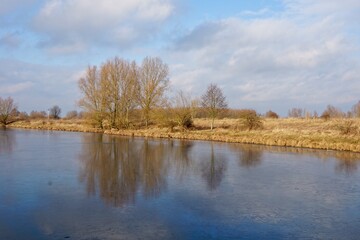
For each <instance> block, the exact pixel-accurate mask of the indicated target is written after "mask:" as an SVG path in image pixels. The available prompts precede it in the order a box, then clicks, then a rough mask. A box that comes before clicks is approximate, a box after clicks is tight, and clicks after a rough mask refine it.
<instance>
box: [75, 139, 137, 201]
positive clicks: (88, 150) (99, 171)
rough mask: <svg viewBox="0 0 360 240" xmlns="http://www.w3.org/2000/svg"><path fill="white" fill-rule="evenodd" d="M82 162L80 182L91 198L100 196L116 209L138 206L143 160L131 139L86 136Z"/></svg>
mask: <svg viewBox="0 0 360 240" xmlns="http://www.w3.org/2000/svg"><path fill="white" fill-rule="evenodd" d="M85 138H86V139H84V142H86V143H87V144H84V148H83V153H82V154H81V156H80V159H81V161H82V163H83V171H82V173H81V175H80V179H81V180H82V181H85V182H86V184H87V191H88V193H89V194H91V195H94V194H96V189H97V188H98V190H99V194H100V196H101V198H103V199H104V200H105V201H106V202H107V203H109V204H111V205H114V206H122V205H124V204H126V203H128V202H134V200H135V194H136V190H137V185H138V178H139V177H140V174H139V170H140V169H139V157H138V152H137V149H134V148H133V146H136V145H134V144H131V141H132V140H131V139H121V138H109V137H106V136H104V135H102V134H93V135H86V136H85Z"/></svg>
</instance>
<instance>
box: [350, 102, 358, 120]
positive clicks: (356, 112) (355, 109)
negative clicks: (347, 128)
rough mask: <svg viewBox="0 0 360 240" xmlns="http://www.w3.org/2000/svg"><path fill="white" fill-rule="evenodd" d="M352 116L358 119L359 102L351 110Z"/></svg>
mask: <svg viewBox="0 0 360 240" xmlns="http://www.w3.org/2000/svg"><path fill="white" fill-rule="evenodd" d="M351 112H352V115H353V116H354V117H356V118H360V101H359V102H358V103H356V104H355V105H354V106H352V108H351Z"/></svg>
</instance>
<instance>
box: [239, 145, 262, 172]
mask: <svg viewBox="0 0 360 240" xmlns="http://www.w3.org/2000/svg"><path fill="white" fill-rule="evenodd" d="M239 148H240V151H241V152H240V166H242V167H248V168H249V167H255V166H257V165H260V164H261V159H262V155H263V151H262V150H260V149H257V148H254V147H252V146H250V145H241V146H240V147H239Z"/></svg>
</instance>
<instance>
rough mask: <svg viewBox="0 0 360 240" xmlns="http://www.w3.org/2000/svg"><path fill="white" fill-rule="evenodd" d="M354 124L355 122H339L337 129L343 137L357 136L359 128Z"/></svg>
mask: <svg viewBox="0 0 360 240" xmlns="http://www.w3.org/2000/svg"><path fill="white" fill-rule="evenodd" d="M354 124H355V122H354V121H353V120H344V121H341V122H339V124H338V125H337V128H338V130H339V131H340V133H341V134H343V135H348V134H357V133H358V128H357V126H354Z"/></svg>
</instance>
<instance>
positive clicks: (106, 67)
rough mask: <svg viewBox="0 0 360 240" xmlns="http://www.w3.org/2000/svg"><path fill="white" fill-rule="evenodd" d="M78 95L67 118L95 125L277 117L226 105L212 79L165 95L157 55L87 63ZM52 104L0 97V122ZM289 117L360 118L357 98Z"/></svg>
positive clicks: (165, 72) (164, 68)
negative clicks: (24, 108) (346, 105)
mask: <svg viewBox="0 0 360 240" xmlns="http://www.w3.org/2000/svg"><path fill="white" fill-rule="evenodd" d="M78 87H79V89H80V92H81V94H82V98H81V99H80V100H79V102H78V105H79V106H80V107H81V108H82V109H83V110H84V111H83V112H77V111H70V112H68V113H67V114H66V117H65V118H67V119H74V118H87V119H89V120H90V121H91V123H92V124H93V125H94V126H96V127H99V128H115V129H120V128H129V127H141V126H144V127H148V126H149V125H151V124H153V123H156V124H158V125H164V126H168V127H170V128H173V127H175V126H179V127H181V128H190V127H192V126H193V118H194V117H201V118H205V117H206V118H210V121H211V124H210V126H211V129H213V126H214V120H215V119H216V118H219V117H229V118H240V119H242V121H243V122H244V124H245V125H247V126H248V129H253V128H258V127H261V117H266V118H279V115H278V114H277V113H275V112H273V111H271V110H269V111H268V112H266V113H265V114H264V115H260V114H259V113H257V112H256V111H255V110H252V109H229V108H228V104H227V100H226V97H225V96H224V94H223V92H222V90H221V88H219V87H218V86H217V85H216V84H209V85H208V86H207V88H206V90H205V92H204V93H203V94H202V95H201V96H200V97H199V98H193V97H192V96H190V95H189V94H185V93H184V92H182V91H178V92H176V94H175V96H173V97H172V98H169V93H170V86H169V67H168V65H167V64H166V63H164V62H163V61H162V60H161V59H160V58H158V57H146V58H144V59H143V60H142V62H141V64H138V63H137V62H136V61H129V60H125V59H123V58H119V57H115V58H113V59H109V60H107V61H106V62H105V63H103V64H101V65H100V66H89V67H88V68H87V69H86V71H85V74H84V76H83V77H81V78H80V79H79V81H78ZM60 115H61V108H60V107H59V106H57V105H55V106H53V107H52V108H50V109H48V111H47V112H46V111H32V112H31V113H30V115H28V114H27V113H26V112H19V111H18V107H17V104H16V103H15V102H14V100H13V99H12V98H11V97H8V98H4V99H3V98H1V97H0V125H8V124H11V123H13V122H15V121H18V120H24V119H29V118H30V119H44V118H52V119H60ZM288 117H291V118H319V117H321V118H323V119H325V120H326V119H329V118H345V117H354V118H355V117H357V118H359V117H360V101H359V102H358V103H356V104H355V105H353V107H352V108H351V110H350V111H348V112H347V113H344V112H342V111H341V110H340V109H338V108H336V107H334V106H332V105H328V106H327V108H326V109H325V110H324V112H323V113H322V114H321V115H319V114H318V113H317V112H309V111H307V110H305V109H302V108H292V109H290V110H289V111H288Z"/></svg>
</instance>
